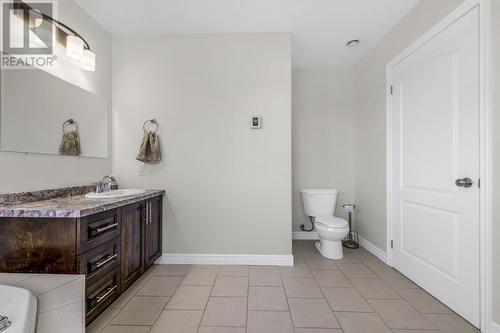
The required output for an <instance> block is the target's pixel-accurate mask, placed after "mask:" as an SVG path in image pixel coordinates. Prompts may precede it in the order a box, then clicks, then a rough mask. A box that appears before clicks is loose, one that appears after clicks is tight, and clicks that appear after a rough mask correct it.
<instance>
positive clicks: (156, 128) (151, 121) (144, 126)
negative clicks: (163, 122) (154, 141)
mask: <svg viewBox="0 0 500 333" xmlns="http://www.w3.org/2000/svg"><path fill="white" fill-rule="evenodd" d="M149 123H151V124H153V125H154V126H155V129H154V132H156V131H157V130H158V122H157V121H156V119H149V120H146V121H145V122H144V124H143V125H142V129H143V130H146V125H147V124H149Z"/></svg>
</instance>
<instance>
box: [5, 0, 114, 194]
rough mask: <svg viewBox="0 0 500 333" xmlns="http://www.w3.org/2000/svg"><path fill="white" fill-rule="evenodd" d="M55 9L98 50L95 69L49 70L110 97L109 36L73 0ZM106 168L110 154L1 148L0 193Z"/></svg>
mask: <svg viewBox="0 0 500 333" xmlns="http://www.w3.org/2000/svg"><path fill="white" fill-rule="evenodd" d="M57 11H58V14H59V15H58V17H59V19H60V20H61V21H62V22H64V23H65V24H67V25H69V26H70V27H72V28H74V29H75V30H76V31H78V32H79V33H80V34H81V35H82V36H84V37H85V38H86V39H87V40H88V42H89V43H90V45H91V47H92V48H93V49H94V51H95V52H96V54H97V69H96V71H95V72H87V71H84V70H82V69H81V68H80V67H79V66H78V65H77V64H76V65H71V64H68V66H67V67H63V68H56V69H54V70H53V71H52V72H53V73H54V74H55V75H56V76H58V77H61V78H63V79H65V80H67V81H69V82H71V83H73V84H75V85H77V86H80V87H82V88H83V89H86V90H89V91H91V92H93V93H96V94H98V95H100V96H102V97H104V98H105V99H107V100H108V101H111V36H110V35H109V34H108V33H107V32H106V31H105V30H104V29H102V28H101V27H100V26H99V25H98V24H97V23H96V22H95V21H94V20H93V19H92V18H91V17H90V16H89V15H88V14H87V13H86V12H85V11H84V10H83V9H82V8H81V7H79V6H78V5H77V4H75V3H74V2H73V1H72V0H65V1H59V2H58V8H57ZM56 51H57V49H56ZM59 51H60V50H59ZM64 57H65V56H64V55H62V58H59V59H61V61H62V60H64ZM109 172H111V158H106V159H95V158H85V157H69V156H53V155H40V154H23V153H8V152H0V184H1V186H0V193H8V192H19V191H30V190H40V189H47V188H55V187H64V186H73V185H78V184H88V183H92V182H95V181H96V180H98V179H100V178H102V176H104V175H105V174H107V173H109Z"/></svg>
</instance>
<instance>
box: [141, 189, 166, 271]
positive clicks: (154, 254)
mask: <svg viewBox="0 0 500 333" xmlns="http://www.w3.org/2000/svg"><path fill="white" fill-rule="evenodd" d="M145 209H146V217H145V219H144V221H145V228H144V266H145V268H146V269H147V268H149V267H151V265H153V264H154V263H155V261H156V260H157V259H158V258H159V257H160V256H161V243H162V225H163V223H162V214H163V213H162V197H155V198H152V199H149V200H147V201H146V207H145Z"/></svg>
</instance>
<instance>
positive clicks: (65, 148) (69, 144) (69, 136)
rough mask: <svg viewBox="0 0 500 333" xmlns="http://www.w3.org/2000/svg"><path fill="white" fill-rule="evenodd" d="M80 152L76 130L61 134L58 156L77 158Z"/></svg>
mask: <svg viewBox="0 0 500 333" xmlns="http://www.w3.org/2000/svg"><path fill="white" fill-rule="evenodd" d="M81 152H82V151H81V148H80V136H79V135H78V130H73V131H68V132H65V133H63V137H62V140H61V145H60V146H59V154H61V155H69V156H79V155H80V154H81Z"/></svg>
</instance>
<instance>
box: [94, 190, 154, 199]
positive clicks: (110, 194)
mask: <svg viewBox="0 0 500 333" xmlns="http://www.w3.org/2000/svg"><path fill="white" fill-rule="evenodd" d="M144 193H146V190H140V189H123V190H112V191H107V192H102V193H96V192H92V193H87V194H85V198H87V199H115V198H122V197H131V196H134V195H139V194H144Z"/></svg>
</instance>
